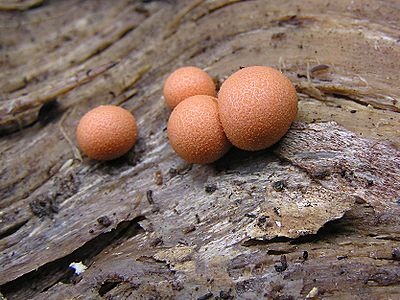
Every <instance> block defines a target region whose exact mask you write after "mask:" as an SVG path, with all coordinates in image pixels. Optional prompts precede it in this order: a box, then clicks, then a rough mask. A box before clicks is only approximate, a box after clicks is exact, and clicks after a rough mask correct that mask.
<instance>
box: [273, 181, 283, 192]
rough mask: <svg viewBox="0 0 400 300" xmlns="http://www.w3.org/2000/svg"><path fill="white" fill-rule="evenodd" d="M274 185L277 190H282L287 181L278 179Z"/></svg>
mask: <svg viewBox="0 0 400 300" xmlns="http://www.w3.org/2000/svg"><path fill="white" fill-rule="evenodd" d="M272 187H273V188H274V190H275V191H277V192H281V191H282V190H283V189H284V188H285V187H286V183H285V182H284V181H283V180H278V181H275V182H274V183H273V184H272Z"/></svg>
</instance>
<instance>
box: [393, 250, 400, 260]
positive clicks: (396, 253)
mask: <svg viewBox="0 0 400 300" xmlns="http://www.w3.org/2000/svg"><path fill="white" fill-rule="evenodd" d="M392 258H393V259H394V260H400V248H394V249H393V251H392Z"/></svg>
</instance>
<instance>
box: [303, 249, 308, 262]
mask: <svg viewBox="0 0 400 300" xmlns="http://www.w3.org/2000/svg"><path fill="white" fill-rule="evenodd" d="M303 259H304V260H307V259H308V251H303Z"/></svg>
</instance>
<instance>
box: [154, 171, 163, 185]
mask: <svg viewBox="0 0 400 300" xmlns="http://www.w3.org/2000/svg"><path fill="white" fill-rule="evenodd" d="M154 180H155V182H156V184H157V185H162V184H163V182H164V179H163V176H162V173H161V171H160V170H158V171H157V172H156V173H155V174H154Z"/></svg>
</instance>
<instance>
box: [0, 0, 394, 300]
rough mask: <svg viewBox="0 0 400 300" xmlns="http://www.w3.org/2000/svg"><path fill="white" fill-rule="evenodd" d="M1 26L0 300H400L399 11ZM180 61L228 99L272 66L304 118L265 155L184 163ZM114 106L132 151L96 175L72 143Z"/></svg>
mask: <svg viewBox="0 0 400 300" xmlns="http://www.w3.org/2000/svg"><path fill="white" fill-rule="evenodd" d="M10 9H11V11H10ZM0 10H1V11H0V45H1V48H0V62H1V63H0V87H1V89H0V90H1V102H0V132H1V139H0V161H1V164H0V199H1V201H0V238H1V239H0V250H1V256H0V291H1V293H2V295H3V296H2V297H6V298H7V299H44V298H46V299H49V298H50V299H100V298H107V299H117V298H118V299H137V298H139V299H140V296H141V295H142V296H143V297H145V298H152V297H153V298H155V299H197V298H200V299H211V298H214V299H232V297H233V298H235V299H261V298H266V299H304V298H305V297H307V296H309V298H312V297H314V298H315V299H318V298H324V299H338V298H341V299H355V298H356V297H358V299H395V298H397V297H400V289H399V283H400V277H399V274H400V264H399V260H400V226H399V223H398V215H399V213H400V192H399V191H400V178H399V177H400V153H399V150H398V146H399V145H400V134H399V125H400V117H399V111H400V104H399V95H400V89H399V88H398V78H400V71H399V70H400V63H399V62H400V43H399V34H398V33H399V29H400V26H399V23H398V20H399V19H400V5H399V3H398V1H379V0H369V1H361V0H360V1H351V2H349V1H344V0H343V1H335V2H331V1H316V0H315V1H308V2H307V3H299V2H296V1H279V2H278V1H237V0H236V1H235V0H234V1H232V0H220V1H219V0H218V1H172V0H171V1H128V0H126V1H123V0H118V1H102V0H98V1H79V0H72V1H59V0H56V1H45V2H43V3H41V1H22V2H21V1H0ZM183 65H196V66H198V67H201V68H203V69H205V70H206V71H207V72H209V73H210V74H211V75H212V76H213V77H214V78H215V80H216V82H217V83H218V84H221V83H222V82H223V80H224V79H225V78H227V76H229V74H231V73H232V72H234V71H236V70H238V69H239V68H240V67H242V66H248V65H270V66H274V67H276V68H278V69H280V70H281V71H282V72H283V73H285V74H286V75H287V76H288V77H289V78H290V79H291V80H292V81H293V82H294V84H295V86H296V89H297V92H298V96H299V100H300V102H299V113H298V116H297V122H296V123H295V124H293V126H292V128H291V129H290V130H289V132H288V134H287V135H286V136H285V137H284V139H283V140H282V141H281V142H280V143H278V144H277V145H275V146H274V147H272V148H271V149H267V150H265V151H260V152H255V153H249V152H242V151H239V150H237V149H232V150H231V151H230V152H229V153H228V154H227V155H226V157H224V158H222V159H221V160H220V161H218V162H216V163H214V164H211V165H207V166H201V165H188V164H186V163H185V162H184V161H182V160H181V159H179V158H178V157H177V156H176V155H175V154H174V153H173V151H172V149H171V147H170V146H169V144H168V141H167V136H166V132H165V128H166V122H167V120H168V117H169V114H170V111H169V110H168V108H167V107H166V106H165V104H164V100H163V98H162V84H163V81H164V80H165V78H166V76H168V74H169V73H170V72H171V71H173V70H174V69H176V68H178V67H180V66H183ZM106 103H107V104H116V105H121V106H122V107H124V108H126V109H128V110H129V111H131V112H132V113H133V114H134V115H135V118H136V119H137V120H138V126H139V130H140V132H139V140H138V143H137V145H136V146H135V147H134V148H133V149H132V150H131V151H130V152H129V153H128V154H127V155H125V156H124V157H122V158H120V159H118V160H116V161H112V162H94V161H91V160H89V159H88V158H87V157H83V158H82V157H81V154H80V153H79V150H78V149H77V147H76V140H75V129H76V125H77V123H78V121H79V118H80V117H81V116H82V115H83V114H84V113H85V112H86V111H88V110H89V109H91V108H93V107H95V106H97V105H100V104H106ZM79 261H82V262H83V263H84V264H85V265H86V266H88V269H87V270H86V271H85V272H84V273H82V274H81V275H79V276H78V275H76V274H75V275H74V273H73V271H72V269H71V268H69V264H70V263H72V262H79ZM0 295H1V294H0ZM0 298H1V297H0Z"/></svg>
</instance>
